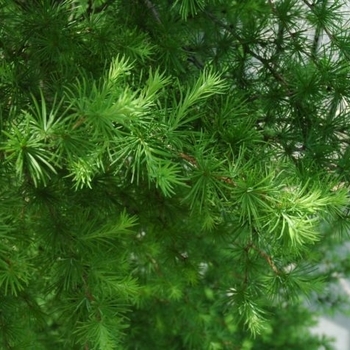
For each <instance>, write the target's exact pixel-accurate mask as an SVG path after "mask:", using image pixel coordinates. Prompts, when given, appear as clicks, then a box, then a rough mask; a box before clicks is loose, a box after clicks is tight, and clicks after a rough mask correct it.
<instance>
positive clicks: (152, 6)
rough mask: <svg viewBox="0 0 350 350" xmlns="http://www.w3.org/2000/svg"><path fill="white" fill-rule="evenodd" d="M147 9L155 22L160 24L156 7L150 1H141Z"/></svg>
mask: <svg viewBox="0 0 350 350" xmlns="http://www.w3.org/2000/svg"><path fill="white" fill-rule="evenodd" d="M143 1H144V3H145V5H146V6H147V8H148V9H149V10H150V11H151V12H152V15H153V17H154V18H155V20H156V22H157V23H158V24H162V21H161V20H160V16H159V13H158V11H157V8H156V6H155V5H154V4H153V3H152V2H151V1H150V0H143Z"/></svg>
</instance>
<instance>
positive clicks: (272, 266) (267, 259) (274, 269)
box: [250, 244, 281, 275]
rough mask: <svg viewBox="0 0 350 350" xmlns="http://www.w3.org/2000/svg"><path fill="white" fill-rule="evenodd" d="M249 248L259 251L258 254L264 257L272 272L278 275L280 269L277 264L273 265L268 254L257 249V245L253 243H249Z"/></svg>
mask: <svg viewBox="0 0 350 350" xmlns="http://www.w3.org/2000/svg"><path fill="white" fill-rule="evenodd" d="M250 247H251V248H253V249H254V250H255V251H257V252H258V253H259V255H260V256H261V257H262V258H264V259H265V260H266V261H267V263H268V264H269V266H270V267H271V269H272V270H273V272H274V273H275V274H277V275H279V274H280V273H281V272H280V270H279V269H278V268H277V266H276V265H275V263H274V262H273V260H272V258H271V257H270V255H268V254H267V253H266V252H264V251H263V250H261V249H259V248H258V247H257V246H255V245H254V244H251V246H250Z"/></svg>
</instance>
